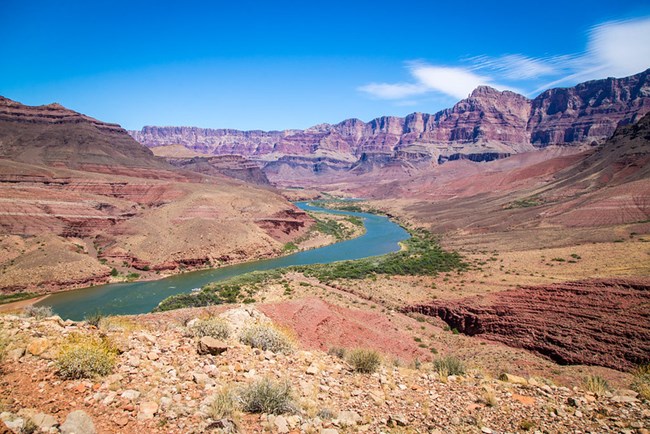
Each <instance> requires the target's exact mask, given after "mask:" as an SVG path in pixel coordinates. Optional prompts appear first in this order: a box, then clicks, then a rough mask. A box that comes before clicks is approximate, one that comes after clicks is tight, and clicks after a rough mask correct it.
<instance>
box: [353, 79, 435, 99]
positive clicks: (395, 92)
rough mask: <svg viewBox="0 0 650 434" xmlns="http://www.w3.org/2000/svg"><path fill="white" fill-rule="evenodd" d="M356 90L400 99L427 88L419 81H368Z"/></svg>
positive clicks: (417, 93) (384, 97)
mask: <svg viewBox="0 0 650 434" xmlns="http://www.w3.org/2000/svg"><path fill="white" fill-rule="evenodd" d="M358 90H360V91H361V92H365V93H367V94H368V95H372V96H374V97H377V98H381V99H402V98H408V97H411V96H415V95H422V94H423V93H426V92H427V91H428V90H429V89H427V88H426V87H424V86H423V85H421V84H419V83H392V84H391V83H370V84H366V85H365V86H361V87H359V89H358Z"/></svg>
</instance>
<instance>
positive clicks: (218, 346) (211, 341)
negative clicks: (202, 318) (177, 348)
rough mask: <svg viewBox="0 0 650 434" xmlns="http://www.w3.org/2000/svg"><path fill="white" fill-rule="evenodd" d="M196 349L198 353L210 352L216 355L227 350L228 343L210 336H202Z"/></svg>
mask: <svg viewBox="0 0 650 434" xmlns="http://www.w3.org/2000/svg"><path fill="white" fill-rule="evenodd" d="M197 350H198V353H199V354H212V355H214V356H217V355H219V354H221V353H223V352H225V351H227V350H228V345H227V344H226V343H225V342H223V341H220V340H219V339H215V338H213V337H211V336H203V337H202V338H201V339H200V340H199V345H198V349H197Z"/></svg>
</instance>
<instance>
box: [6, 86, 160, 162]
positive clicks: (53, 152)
mask: <svg viewBox="0 0 650 434" xmlns="http://www.w3.org/2000/svg"><path fill="white" fill-rule="evenodd" d="M0 158H4V159H9V160H12V161H17V162H23V163H29V164H42V165H47V166H52V167H66V168H70V169H79V170H85V171H92V172H104V173H111V172H112V171H113V170H115V169H116V168H118V167H123V168H127V167H128V168H129V171H130V173H133V171H137V172H138V173H140V174H142V175H146V173H147V171H148V170H156V169H168V168H169V165H168V164H167V163H166V162H165V161H164V160H163V159H159V158H156V157H154V155H153V153H152V152H151V151H150V150H149V149H147V148H146V147H144V146H141V145H139V144H138V143H137V142H135V141H134V140H133V139H132V138H131V137H129V135H128V134H127V133H126V131H125V130H124V129H122V128H121V127H120V126H119V125H116V124H109V123H105V122H101V121H98V120H96V119H93V118H90V117H88V116H85V115H83V114H81V113H77V112H75V111H72V110H69V109H67V108H65V107H63V106H61V105H59V104H49V105H44V106H37V107H32V106H26V105H23V104H20V103H18V102H15V101H12V100H10V99H7V98H4V97H0ZM125 172H126V171H125Z"/></svg>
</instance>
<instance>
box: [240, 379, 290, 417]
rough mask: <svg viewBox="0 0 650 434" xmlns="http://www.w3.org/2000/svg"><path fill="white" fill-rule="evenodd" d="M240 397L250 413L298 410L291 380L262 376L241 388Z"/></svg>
mask: <svg viewBox="0 0 650 434" xmlns="http://www.w3.org/2000/svg"><path fill="white" fill-rule="evenodd" d="M239 399H240V401H241V403H242V409H243V410H244V411H246V412H248V413H267V414H283V413H294V412H295V411H296V410H297V408H296V404H295V403H294V398H293V391H292V390H291V383H290V382H289V381H273V380H271V379H269V378H261V379H259V380H256V381H255V382H253V383H251V384H249V385H248V386H246V387H244V388H243V389H241V391H240V393H239Z"/></svg>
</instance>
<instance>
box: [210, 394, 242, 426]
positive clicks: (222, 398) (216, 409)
mask: <svg viewBox="0 0 650 434" xmlns="http://www.w3.org/2000/svg"><path fill="white" fill-rule="evenodd" d="M237 410H238V402H237V395H236V394H235V392H234V391H233V390H232V389H230V388H227V387H226V388H222V389H221V390H219V391H218V392H217V393H216V394H215V395H214V399H213V400H212V402H211V403H210V406H209V407H208V416H210V417H211V418H212V419H232V417H233V416H234V414H235V413H236V412H237Z"/></svg>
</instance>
